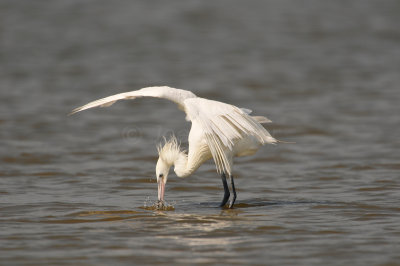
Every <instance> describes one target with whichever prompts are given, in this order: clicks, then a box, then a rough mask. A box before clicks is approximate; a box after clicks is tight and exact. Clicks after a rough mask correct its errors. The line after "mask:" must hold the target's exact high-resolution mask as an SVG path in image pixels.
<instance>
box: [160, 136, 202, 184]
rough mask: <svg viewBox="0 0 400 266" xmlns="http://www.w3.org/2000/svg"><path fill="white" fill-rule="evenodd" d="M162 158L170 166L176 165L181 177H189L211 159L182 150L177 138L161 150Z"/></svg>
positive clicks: (175, 167)
mask: <svg viewBox="0 0 400 266" xmlns="http://www.w3.org/2000/svg"><path fill="white" fill-rule="evenodd" d="M159 155H160V158H161V159H162V160H163V161H164V162H165V163H166V164H167V165H169V166H172V165H174V171H175V173H176V175H177V176H179V177H187V176H189V175H191V174H193V173H194V172H195V171H196V170H197V169H198V168H199V167H200V165H201V164H202V163H203V162H204V161H205V160H206V159H209V158H206V157H204V156H202V153H201V151H200V152H189V156H188V155H187V153H186V152H185V151H182V150H181V149H180V145H179V144H178V142H177V140H176V139H175V138H172V139H171V140H169V141H168V142H167V143H165V145H164V147H162V148H160V149H159Z"/></svg>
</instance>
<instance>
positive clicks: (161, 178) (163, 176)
mask: <svg viewBox="0 0 400 266" xmlns="http://www.w3.org/2000/svg"><path fill="white" fill-rule="evenodd" d="M170 168H171V165H170V164H168V163H167V162H165V161H164V160H163V159H162V158H161V157H159V158H158V161H157V165H156V176H157V184H158V200H159V201H164V194H165V185H166V184H167V179H168V173H169V169H170Z"/></svg>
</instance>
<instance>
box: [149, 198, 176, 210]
mask: <svg viewBox="0 0 400 266" xmlns="http://www.w3.org/2000/svg"><path fill="white" fill-rule="evenodd" d="M143 209H145V210H152V211H154V210H157V211H174V210H175V207H174V203H169V202H167V201H159V200H157V201H152V200H150V197H147V198H146V200H145V202H144V206H143Z"/></svg>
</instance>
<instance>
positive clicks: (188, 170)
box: [174, 151, 200, 177]
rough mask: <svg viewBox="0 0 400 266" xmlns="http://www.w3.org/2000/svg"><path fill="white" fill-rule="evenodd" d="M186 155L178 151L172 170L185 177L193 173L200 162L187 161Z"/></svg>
mask: <svg viewBox="0 0 400 266" xmlns="http://www.w3.org/2000/svg"><path fill="white" fill-rule="evenodd" d="M189 161H192V160H188V155H187V154H186V153H185V152H183V151H180V152H179V154H178V156H177V158H176V159H175V161H174V171H175V173H176V175H177V176H179V177H187V176H190V175H191V174H193V173H194V172H195V171H196V170H197V169H198V168H199V167H200V164H196V163H195V164H193V163H189Z"/></svg>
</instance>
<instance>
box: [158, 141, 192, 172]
mask: <svg viewBox="0 0 400 266" xmlns="http://www.w3.org/2000/svg"><path fill="white" fill-rule="evenodd" d="M157 150H158V155H159V156H160V158H161V159H162V160H163V161H164V162H165V163H166V164H168V165H173V164H174V163H175V162H176V161H177V160H178V159H179V157H180V155H182V154H185V155H186V152H185V151H181V145H180V143H179V142H178V140H177V138H176V137H175V136H174V135H173V136H171V138H170V139H169V140H167V139H166V138H165V137H164V145H163V146H162V144H161V143H160V144H159V145H158V147H157Z"/></svg>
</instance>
